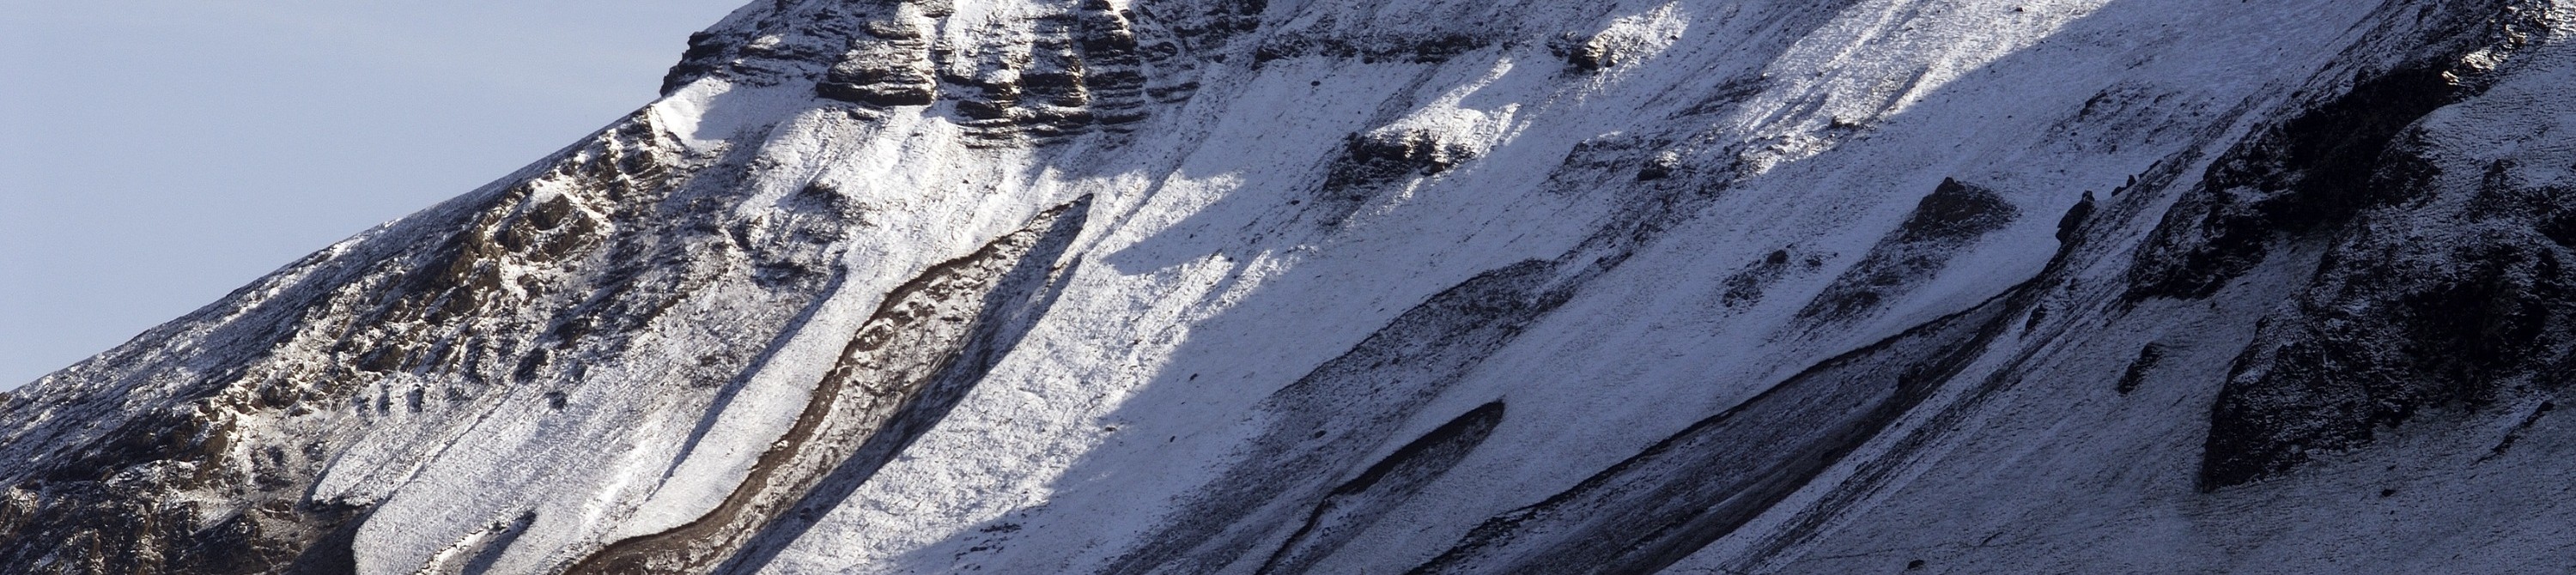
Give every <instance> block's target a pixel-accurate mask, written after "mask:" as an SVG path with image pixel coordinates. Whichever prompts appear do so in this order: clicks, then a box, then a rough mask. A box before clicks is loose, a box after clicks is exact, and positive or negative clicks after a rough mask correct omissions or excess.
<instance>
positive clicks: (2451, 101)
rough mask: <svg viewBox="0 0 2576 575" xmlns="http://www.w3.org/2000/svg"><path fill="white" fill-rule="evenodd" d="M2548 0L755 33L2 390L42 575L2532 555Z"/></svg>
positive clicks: (1867, 2) (1244, 12)
mask: <svg viewBox="0 0 2576 575" xmlns="http://www.w3.org/2000/svg"><path fill="white" fill-rule="evenodd" d="M2571 16H2576V13H2572V12H2571V11H2570V8H2567V7H2561V6H2559V5H2557V4H2555V3H2552V2H2543V1H2537V0H2474V1H2433V0H2386V1H2383V2H2371V1H2348V0H2283V1H2277V2H2265V3H2249V2H2239V1H2231V0H2025V1H2020V2H1994V1H1982V0H1946V1H1945V0H1831V1H1813V0H1803V1H1787V0H1780V1H1772V0H1731V1H1721V0H1664V1H1643V0H1631V1H1611V2H1570V1H1554V0H1518V1H1488V0H1473V1H1469V0H1396V1H1390V2H1376V1H1363V0H1268V1H1265V0H1132V1H1128V0H1119V1H1110V0H1048V1H1031V0H992V1H985V0H953V1H952V0H870V1H865V2H842V1H829V0H778V1H776V2H760V3H755V4H753V5H752V6H749V7H746V8H743V9H741V10H739V11H737V12H736V13H734V14H733V15H732V16H730V17H728V18H727V19H725V20H724V21H723V22H720V23H718V24H716V25H715V26H713V27H712V28H709V29H708V31H707V32H705V33H703V34H700V35H697V36H694V37H692V38H691V41H690V46H691V48H690V49H689V51H688V53H687V54H686V55H685V56H684V57H683V60H682V62H681V63H680V64H679V65H678V66H677V67H675V68H674V69H673V70H672V73H671V76H670V77H669V78H668V79H667V80H666V96H665V97H664V98H663V99H662V100H660V101H657V102H654V103H653V104H651V105H649V106H647V107H645V108H644V109H642V110H640V111H638V112H636V113H635V114H633V115H631V116H629V117H627V118H624V119H622V120H619V121H618V122H616V123H615V124H612V125H611V126H609V127H608V128H606V129H604V130H602V131H601V132H599V133H598V134H596V135H594V136H593V137H591V138H590V139H588V140H586V141H584V142H581V143H579V144H577V145H575V146H572V147H570V148H567V149H565V150H564V151H562V152H560V153H558V154H556V155H555V156H553V157H550V158H547V159H545V160H543V161H540V162H538V163H536V164H534V165H532V166H530V167H529V168H527V169H525V170H523V171H521V172H520V173H517V174H512V175H510V176H509V177H506V178H502V179H501V180H499V181H497V182H495V183H493V184H492V185H490V186H488V187H486V188H484V189H481V190H476V191H474V192H472V193H469V194H466V195H464V196H461V197H459V198H457V199H455V200H452V201H450V202H447V203H445V204H442V205H440V206H436V207H433V208H431V209H429V210H426V211H423V212H421V213H419V214H415V215H413V216H411V217H408V218H405V219H403V220H400V221H396V222H393V223H390V224H386V225H385V226H383V227H381V228H379V229H376V230H373V231H370V232H368V233H366V234H364V235H361V236H360V237H357V238H353V239H351V240H348V241H346V242H343V243H341V244H339V245H336V246H332V247H330V248H327V249H325V250H323V251H321V252H318V253H316V254H314V255H313V256H311V257H308V258H306V259H305V260H303V261H299V262H296V263H294V264H292V265H289V266H287V267H286V268H284V269H281V270H280V271H278V272H277V273H275V274H273V275H271V276H270V277H268V278H265V279H263V280H261V281H260V282H258V283H256V284H253V285H251V286H248V287H245V288H243V289H242V290H240V291H238V292H236V293H234V294H233V295H231V296H229V297H227V298H226V299H224V300H223V301H221V302H217V303H216V304H214V305H211V306H208V307H207V308H205V309H203V310H200V311H198V312H197V313H194V314H191V315H190V316H188V317H184V318H181V319H179V320H178V321H175V322H172V323H170V324H168V325H164V326H162V327H160V328H157V329H155V330H153V331H151V332H148V333H146V334H144V335H143V336H141V337H138V338H136V339H135V340H134V341H133V342H131V343H128V344H127V345H125V346H122V347H119V348H117V349H115V350H111V351H109V352H108V353H106V354H103V355H100V356H99V357H97V358H95V359H92V360H90V361H87V362H83V363H81V364H79V365H75V366H72V367H70V368H68V369H65V370H63V371H60V372H57V373H55V374H53V375H51V376H48V377H46V378H45V379H43V380H40V381H38V382H37V383H35V384H33V385H30V386H28V387H26V388H24V389H23V390H21V391H20V392H18V393H17V394H15V395H12V396H9V397H8V398H7V401H6V404H5V407H0V462H6V463H0V479H5V481H6V483H5V485H7V486H8V487H7V491H6V492H5V494H0V534H5V535H0V537H5V539H0V543H5V544H0V565H12V566H16V567H14V568H13V569H16V570H22V571H26V572H44V573H57V572H62V573H140V572H189V573H197V572H206V573H255V572H256V573H265V572H307V573H338V572H352V571H354V572H359V573H369V574H377V573H384V574H400V573H697V572H727V573H749V572H778V573H817V572H834V573H839V572H851V573H918V572H967V571H981V572H997V573H1118V574H1131V573H1132V574H1143V573H1193V574H1194V573H1246V574H1251V573H1261V574H1268V573H1302V572H1315V573H1394V572H1414V573H1489V572H1526V573H1642V572H1655V571H1670V572H1678V573H1701V572H1706V573H1737V572H1820V573H1847V572H1872V571H1898V570H1928V571H1953V572H2079V571H2080V572H2098V571H2110V572H2165V571H2173V570H2189V571H2246V572H2275V571H2284V572H2355V571H2362V572H2373V571H2375V572H2430V571H2446V570H2448V571H2461V572H2498V571H2533V570H2539V571H2547V570H2553V569H2558V568H2562V567H2563V565H2561V564H2560V563H2559V562H2561V561H2563V558H2564V556H2565V553H2566V551H2567V549H2566V547H2567V546H2568V545H2569V544H2568V543H2567V542H2569V541H2576V538H2571V537H2570V535H2571V534H2570V533H2568V532H2567V527H2566V525H2567V523H2566V522H2564V521H2561V520H2559V519H2558V518H2560V517H2563V516H2564V515H2565V514H2566V513H2569V512H2576V506H2572V505H2570V504H2569V502H2570V501H2571V499H2570V497H2569V495H2570V494H2569V493H2567V489H2568V488H2567V487H2565V484H2564V483H2563V482H2562V481H2560V480H2558V478H2560V477H2564V476H2565V475H2566V474H2567V473H2568V472H2571V471H2576V469H2571V467H2576V466H2571V465H2570V464H2567V463H2563V461H2566V460H2567V458H2565V457H2560V456H2561V455H2563V454H2565V453H2566V452H2568V451H2569V450H2571V449H2576V427H2568V426H2564V425H2560V424H2559V422H2558V420H2557V419H2554V418H2551V417H2549V414H2550V413H2551V409H2552V407H2553V406H2554V403H2553V401H2554V399H2555V398H2556V397H2557V396H2558V395H2559V394H2560V393H2561V392H2562V391H2563V390H2562V389H2561V388H2562V387H2563V386H2562V385H2560V384H2561V383H2562V382H2563V381H2564V380H2563V377H2564V376H2563V375H2561V374H2564V373H2567V371H2568V368H2570V367H2576V366H2570V365H2569V362H2570V361H2571V357H2576V355H2571V354H2572V353H2576V349H2572V348H2576V333H2570V332H2571V330H2576V298H2571V297H2570V296H2571V294H2576V291H2571V290H2576V273H2571V271H2570V270H2567V269H2563V268H2562V263H2561V260H2562V259H2563V258H2569V257H2576V252H2571V251H2570V249H2571V248H2570V246H2571V245H2576V223H2571V222H2576V211H2570V210H2571V209H2572V208H2569V207H2568V206H2570V205H2576V204H2571V203H2570V202H2569V201H2568V200H2567V199H2566V198H2565V197H2564V196H2565V195H2566V194H2567V193H2568V192H2567V190H2571V189H2576V168H2570V167H2567V166H2568V165H2570V163H2571V162H2572V161H2576V135H2571V134H2570V133H2569V132H2566V131H2562V130H2561V128H2562V126H2561V124H2562V123H2568V122H2571V121H2576V120H2570V119H2569V118H2576V116H2571V115H2570V114H2576V97H2571V96H2567V95H2565V94H2564V92H2565V90H2563V89H2561V88H2562V87H2563V86H2566V85H2567V83H2568V82H2569V81H2571V80H2576V52H2571V51H2569V49H2568V48H2564V47H2562V46H2561V44H2562V42H2561V39H2562V37H2563V36H2564V33H2565V31H2566V30H2569V29H2576V20H2571V19H2570V17H2571Z"/></svg>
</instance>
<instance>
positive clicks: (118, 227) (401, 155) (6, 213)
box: [0, 0, 741, 389]
mask: <svg viewBox="0 0 2576 575" xmlns="http://www.w3.org/2000/svg"><path fill="white" fill-rule="evenodd" d="M740 1H741V0H513V1H491V0H435V1H433V0H329V1H322V0H257V1H253V0H193V1H191V0H96V1H89V2H39V1H36V0H0V389H8V388H14V387H17V386H19V385H23V384H25V383H26V382H29V381H33V380H35V379H36V378H38V377H42V376H43V375H44V374H46V373H50V372H52V371H54V370H56V369H61V368H63V367H66V366H69V365H71V364H72V363H73V362H77V361H79V360H81V359H83V358H87V357H89V356H91V355H95V354H97V353H99V352H102V351H106V350H107V349H108V348H110V347H114V346H116V345H117V344H119V343H123V342H124V341H126V340H127V339H130V338H132V337H134V336H135V335H137V334H140V333H142V332H143V330H145V329H149V328H151V327H152V326H154V325H158V324H160V323H161V322H164V321H168V320H171V319H175V318H177V317H179V316H180V315H183V314H186V313H188V312H190V311H193V310H195V309H197V308H199V307H202V306H204V305H206V304H209V303H213V302H214V301H215V300H216V299H218V298H221V297H223V295H224V294H225V293H228V292H230V291H232V289H233V288H236V287H240V286H242V285H244V284H247V283H250V281H251V280H253V279H256V278H258V277H259V276H261V275H265V274H267V273H268V272H270V271H273V270H275V269H277V268H278V267H279V266H283V265H285V264H287V263H289V262H292V261H294V260H295V259H296V258H298V257H301V256H303V255H304V254H307V253H311V252H312V251H314V250H317V249H321V248H322V247H324V246H328V245H330V244H331V243H333V242H336V241H338V240H340V239H343V238H346V237H348V236H350V235H353V234H356V233H358V232H360V231H364V230H366V229H367V228H369V227H373V226H375V225H376V224H380V223H383V222H385V221H388V220H392V219H394V218H397V217H401V216H402V215H404V214H408V213H411V212H413V211H416V210H419V209H423V208H427V207H429V206H430V205H431V204H433V203H436V202H438V201H439V200H443V199H446V198H449V197H453V196H456V195H459V194H463V193H465V192H467V191H471V190H472V189H474V188H475V187H477V186H480V185H482V184H484V183H487V182H490V181H492V180H494V179H497V178H499V177H501V176H504V175H507V174H508V173H509V172H511V171H512V170H515V169H517V168H519V167H520V166H524V165H527V164H528V163H530V162H534V161H536V160H537V159H539V158H540V157H542V156H544V155H546V154H548V153H551V152H553V151H555V150H557V149H560V148H562V147H564V146H566V145H569V144H572V143H573V142H574V141H576V140H578V139H580V138H581V137H582V136H584V135H586V134H589V133H590V132H591V131H593V130H596V129H598V128H599V127H601V126H604V125H607V124H608V122H610V121H612V120H615V119H617V118H618V117H619V116H623V115H625V114H626V113H627V112H630V111H633V110H634V109H636V108H638V107H641V106H643V105H644V104H646V103H648V102H650V101H652V99H653V98H654V97H655V90H656V89H657V88H658V87H659V86H660V83H661V78H662V73H663V71H664V70H666V69H667V68H668V67H669V66H670V65H671V64H672V63H673V62H676V61H678V60H679V56H680V52H681V51H682V50H683V49H685V48H686V47H687V40H688V36H689V33H690V32H694V31H697V30H700V29H703V28H705V27H707V26H708V25H711V24H714V23H715V22H716V20H718V19H720V18H722V17H723V16H724V15H725V14H726V13H728V12H731V11H732V10H733V9H734V8H735V7H737V6H740V5H741V4H740Z"/></svg>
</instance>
